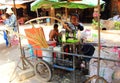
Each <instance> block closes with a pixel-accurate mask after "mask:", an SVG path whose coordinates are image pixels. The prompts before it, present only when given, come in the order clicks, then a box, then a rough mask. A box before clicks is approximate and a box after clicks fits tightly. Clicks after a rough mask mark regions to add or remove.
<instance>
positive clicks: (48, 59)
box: [42, 46, 53, 64]
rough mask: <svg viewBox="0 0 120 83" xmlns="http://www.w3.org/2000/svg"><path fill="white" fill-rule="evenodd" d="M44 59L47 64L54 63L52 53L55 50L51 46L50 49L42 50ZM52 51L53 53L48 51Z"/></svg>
mask: <svg viewBox="0 0 120 83" xmlns="http://www.w3.org/2000/svg"><path fill="white" fill-rule="evenodd" d="M42 49H43V50H42V59H43V60H45V61H46V62H48V63H50V64H52V62H53V55H52V54H53V53H52V52H51V51H52V50H53V46H50V47H49V48H42ZM47 50H51V51H47Z"/></svg>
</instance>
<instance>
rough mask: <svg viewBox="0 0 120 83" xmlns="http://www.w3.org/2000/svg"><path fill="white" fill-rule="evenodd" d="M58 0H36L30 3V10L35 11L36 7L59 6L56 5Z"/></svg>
mask: <svg viewBox="0 0 120 83" xmlns="http://www.w3.org/2000/svg"><path fill="white" fill-rule="evenodd" d="M57 3H58V0H36V1H34V2H33V3H31V4H30V6H31V11H36V10H37V9H38V8H51V7H54V8H60V7H59V6H58V5H55V4H57Z"/></svg>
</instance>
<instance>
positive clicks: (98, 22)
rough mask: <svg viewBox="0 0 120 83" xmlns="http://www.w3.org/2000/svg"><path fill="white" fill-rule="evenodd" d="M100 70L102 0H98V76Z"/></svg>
mask: <svg viewBox="0 0 120 83" xmlns="http://www.w3.org/2000/svg"><path fill="white" fill-rule="evenodd" d="M99 71H100V0H98V68H97V75H98V76H99Z"/></svg>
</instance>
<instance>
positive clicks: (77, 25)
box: [64, 13, 84, 31]
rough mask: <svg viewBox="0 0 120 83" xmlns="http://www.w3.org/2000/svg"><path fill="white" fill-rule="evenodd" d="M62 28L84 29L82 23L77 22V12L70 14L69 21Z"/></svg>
mask: <svg viewBox="0 0 120 83" xmlns="http://www.w3.org/2000/svg"><path fill="white" fill-rule="evenodd" d="M64 28H65V29H67V30H68V31H73V30H76V31H77V30H80V31H83V30H84V27H83V24H82V23H80V22H79V16H78V14H75V13H73V14H71V17H70V22H67V23H66V25H65V26H64Z"/></svg>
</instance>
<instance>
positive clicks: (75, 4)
mask: <svg viewBox="0 0 120 83" xmlns="http://www.w3.org/2000/svg"><path fill="white" fill-rule="evenodd" d="M104 3H105V2H104V1H102V0H100V4H104ZM97 4H98V0H82V1H70V2H67V1H58V0H36V1H34V2H33V3H32V4H31V11H36V10H37V9H38V8H42V7H44V8H50V7H54V8H60V7H65V8H79V9H86V8H92V7H95V6H97Z"/></svg>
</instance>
